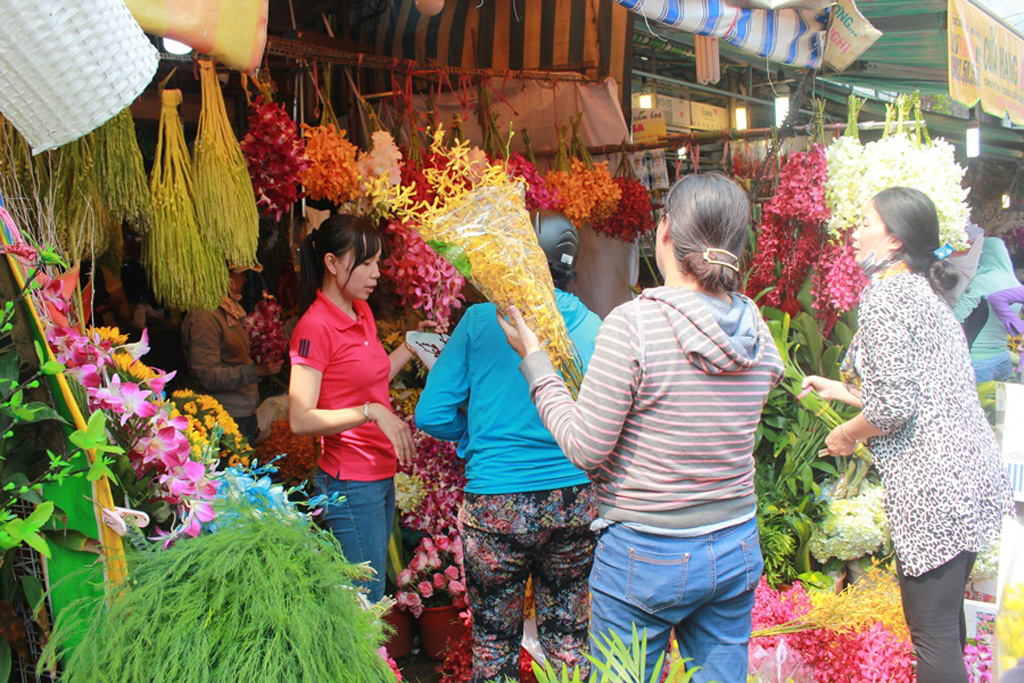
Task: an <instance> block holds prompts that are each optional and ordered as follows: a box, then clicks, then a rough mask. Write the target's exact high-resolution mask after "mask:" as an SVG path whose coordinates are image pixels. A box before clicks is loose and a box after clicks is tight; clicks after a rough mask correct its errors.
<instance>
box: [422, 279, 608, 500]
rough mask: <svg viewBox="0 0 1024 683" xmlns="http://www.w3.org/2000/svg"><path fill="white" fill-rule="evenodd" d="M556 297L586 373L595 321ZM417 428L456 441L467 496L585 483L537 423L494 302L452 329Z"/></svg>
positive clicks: (564, 296)
mask: <svg viewBox="0 0 1024 683" xmlns="http://www.w3.org/2000/svg"><path fill="white" fill-rule="evenodd" d="M555 300H556V302H557V304H558V309H559V311H561V313H562V317H563V318H564V319H565V324H566V327H567V328H568V330H569V336H570V337H571V338H572V341H573V343H574V344H575V345H576V349H577V351H579V355H580V360H581V361H582V363H583V369H584V371H585V370H586V366H587V364H588V363H589V362H590V357H591V356H592V355H593V353H594V340H595V339H596V338H597V331H598V329H599V328H600V326H601V319H600V318H598V317H597V315H596V314H594V313H592V312H591V311H590V310H588V309H587V307H586V306H584V305H583V303H582V302H581V301H580V300H579V299H577V298H576V297H575V296H573V295H572V294H568V293H566V292H563V291H560V290H555ZM416 426H417V427H419V428H420V429H422V430H423V431H425V432H426V433H427V434H430V435H431V436H433V437H435V438H438V439H444V440H446V441H459V455H460V456H462V457H463V458H465V459H466V479H467V480H468V483H467V484H466V492H467V493H478V494H479V493H482V494H497V493H525V492H528V491H547V490H550V489H557V488H562V487H565V486H575V485H578V484H585V483H587V481H588V480H587V476H586V475H585V474H584V473H583V472H582V471H581V470H578V469H576V467H574V466H573V465H572V463H570V462H569V460H568V459H567V458H566V457H565V455H564V454H563V453H562V450H561V449H560V448H559V447H558V444H556V443H555V439H554V437H552V436H551V432H549V431H548V430H547V429H546V428H545V427H544V425H543V424H542V423H541V421H540V416H539V415H538V413H537V408H536V407H535V406H534V405H533V401H532V400H531V399H530V387H529V385H528V384H527V383H526V379H525V378H524V377H523V374H522V373H521V372H520V371H519V356H518V355H516V352H515V351H513V350H512V347H511V346H509V344H508V341H507V340H506V339H505V333H504V332H502V330H501V327H500V326H499V325H498V319H497V311H496V308H495V306H494V304H489V303H487V304H477V305H476V306H473V307H472V308H470V309H469V310H468V311H466V314H465V315H464V316H463V317H462V320H461V321H460V322H459V324H458V326H457V327H456V328H455V331H454V332H452V336H451V339H449V340H448V343H447V344H446V345H445V347H444V350H443V351H442V352H441V355H440V356H439V357H438V359H437V362H436V363H435V364H434V367H433V369H432V370H431V371H430V374H429V375H428V376H427V386H426V388H425V389H424V390H423V394H422V395H421V396H420V400H419V402H418V403H417V405H416Z"/></svg>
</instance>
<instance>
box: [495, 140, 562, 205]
mask: <svg viewBox="0 0 1024 683" xmlns="http://www.w3.org/2000/svg"><path fill="white" fill-rule="evenodd" d="M506 168H507V169H508V174H509V176H510V177H512V178H519V179H521V180H522V181H523V182H525V183H526V208H527V210H529V211H533V210H536V209H551V210H553V211H560V210H561V206H562V198H561V197H560V196H559V194H558V189H557V188H555V187H554V186H552V185H549V184H547V183H546V182H545V181H544V176H542V175H541V174H540V173H538V172H537V167H536V166H534V165H533V163H531V162H530V160H529V159H527V158H526V157H524V156H523V155H522V154H520V153H519V152H512V156H510V157H509V158H508V162H507V166H506Z"/></svg>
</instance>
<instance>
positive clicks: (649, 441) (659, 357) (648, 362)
mask: <svg viewBox="0 0 1024 683" xmlns="http://www.w3.org/2000/svg"><path fill="white" fill-rule="evenodd" d="M714 308H715V306H714V305H713V302H711V301H709V299H708V297H706V296H704V295H701V294H699V293H696V292H693V291H689V290H686V289H683V288H680V287H658V288H654V289H649V290H646V291H645V292H644V293H643V294H642V295H641V296H640V298H639V299H636V300H634V301H630V302H628V303H625V304H622V305H621V306H619V307H618V308H616V309H615V310H613V311H612V312H611V314H609V316H608V318H607V319H606V320H605V321H604V323H603V324H602V326H601V331H600V333H599V334H598V337H597V343H596V346H595V349H594V355H593V357H592V358H591V361H590V366H589V369H588V370H587V374H586V376H585V378H584V380H583V385H582V387H581V389H580V395H579V398H578V400H577V401H576V402H575V403H574V402H573V400H572V398H571V397H570V395H569V393H568V391H567V390H566V388H565V385H564V384H563V383H562V382H561V380H560V379H559V377H558V375H557V374H556V373H555V371H554V369H553V368H552V367H551V363H550V361H549V360H548V358H547V355H546V354H545V353H543V352H537V353H533V354H530V355H529V356H527V357H526V358H525V359H524V360H523V362H522V364H521V368H522V371H523V374H524V375H525V376H526V379H527V381H528V382H529V384H530V391H531V395H532V396H533V398H534V401H535V402H536V404H537V408H538V410H539V412H540V416H541V420H542V421H543V422H544V425H545V426H546V427H547V428H548V429H549V430H550V431H551V433H552V434H553V435H554V436H555V440H556V441H557V442H558V444H559V446H561V447H562V450H563V451H564V452H565V454H566V456H568V458H569V459H570V460H571V461H572V462H573V464H575V465H576V466H577V467H579V468H581V469H583V470H584V471H586V472H587V475H588V476H589V477H590V479H591V480H592V481H593V482H594V484H595V485H596V488H597V492H598V500H599V503H600V514H601V516H602V517H604V518H605V519H608V520H611V521H620V522H633V523H638V524H643V525H648V526H654V527H661V528H667V529H688V528H696V527H703V526H706V525H714V524H718V523H721V522H727V521H729V520H733V519H738V518H742V517H743V516H745V515H749V513H750V511H751V510H752V509H753V508H754V505H755V503H756V498H755V496H754V460H753V455H752V453H753V448H754V434H755V432H756V430H757V425H758V422H759V420H760V417H761V408H762V407H763V406H764V402H765V399H766V398H767V395H768V392H769V391H770V390H771V388H772V387H773V386H775V384H776V383H777V382H778V381H779V379H780V378H781V377H782V374H783V368H782V362H781V360H780V358H779V353H778V350H777V349H776V347H775V343H774V341H773V340H772V336H771V333H770V332H769V330H768V326H767V325H766V324H765V322H764V320H763V319H762V318H761V316H760V313H759V312H758V310H757V307H756V306H755V305H754V303H753V302H752V301H751V300H750V299H747V298H746V297H742V296H739V295H734V296H733V306H732V309H730V310H729V311H728V312H727V313H726V314H724V315H723V314H722V313H721V312H718V313H715V312H713V309H714ZM721 308H722V309H728V308H729V307H728V305H727V304H724V302H723V303H722V304H721ZM720 320H721V322H720ZM723 325H724V326H725V328H726V329H723Z"/></svg>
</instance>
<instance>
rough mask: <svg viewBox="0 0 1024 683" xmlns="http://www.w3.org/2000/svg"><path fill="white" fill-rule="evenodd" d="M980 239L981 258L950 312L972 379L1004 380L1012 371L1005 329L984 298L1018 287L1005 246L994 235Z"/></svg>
mask: <svg viewBox="0 0 1024 683" xmlns="http://www.w3.org/2000/svg"><path fill="white" fill-rule="evenodd" d="M977 239H979V240H983V241H982V245H981V257H980V259H979V260H978V268H977V270H976V271H975V273H974V276H973V277H972V278H971V279H970V282H969V283H968V284H967V289H966V290H964V293H963V294H962V295H961V296H960V297H959V298H958V299H957V300H956V303H955V304H954V305H953V315H955V316H956V319H957V321H959V322H960V324H961V325H963V328H964V333H965V334H966V336H967V344H968V347H969V349H970V355H971V365H972V366H973V368H974V381H975V383H977V384H981V383H982V382H988V381H990V380H996V381H1004V380H1006V379H1008V378H1009V377H1010V374H1011V373H1012V372H1013V365H1012V363H1011V362H1010V353H1009V351H1008V349H1007V346H1006V330H1005V328H1004V327H1003V323H1002V321H1001V320H1000V319H999V318H998V317H997V316H996V315H995V314H994V312H993V311H992V306H991V305H990V302H989V301H988V300H987V297H989V296H990V295H991V294H992V293H993V292H997V291H999V290H1002V289H1006V288H1008V287H1019V286H1020V282H1018V281H1017V278H1016V276H1015V275H1014V274H1013V264H1012V263H1011V262H1010V254H1009V252H1008V251H1007V249H1006V245H1005V244H1004V243H1003V241H1002V240H1001V239H999V238H998V237H985V236H979V237H978V238H977Z"/></svg>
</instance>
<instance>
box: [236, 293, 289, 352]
mask: <svg viewBox="0 0 1024 683" xmlns="http://www.w3.org/2000/svg"><path fill="white" fill-rule="evenodd" d="M282 315H283V311H282V310H281V305H280V304H279V303H277V299H275V298H274V297H272V296H270V295H267V296H266V297H264V298H263V300H262V301H260V302H259V303H258V304H256V310H254V311H253V312H252V313H250V314H249V315H247V316H245V318H243V319H242V325H243V326H244V327H245V331H246V332H248V333H249V354H250V355H251V356H252V359H253V361H254V362H255V363H256V364H260V363H276V362H277V361H279V360H283V359H284V352H285V349H286V348H287V346H288V344H287V342H286V341H285V338H284V325H283V324H282V323H281V316H282Z"/></svg>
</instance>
